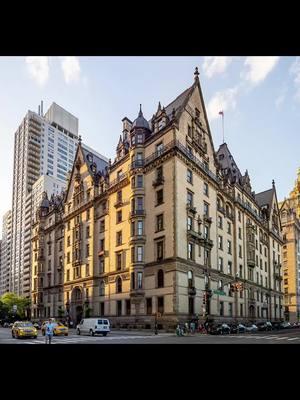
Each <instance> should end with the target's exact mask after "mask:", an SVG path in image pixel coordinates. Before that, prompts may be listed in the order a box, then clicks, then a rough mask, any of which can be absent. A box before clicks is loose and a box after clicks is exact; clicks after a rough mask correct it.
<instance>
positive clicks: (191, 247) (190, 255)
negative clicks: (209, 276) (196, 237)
mask: <svg viewBox="0 0 300 400" xmlns="http://www.w3.org/2000/svg"><path fill="white" fill-rule="evenodd" d="M188 259H189V260H193V259H194V244H193V243H190V242H189V243H188Z"/></svg>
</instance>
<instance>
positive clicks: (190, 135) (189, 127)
mask: <svg viewBox="0 0 300 400" xmlns="http://www.w3.org/2000/svg"><path fill="white" fill-rule="evenodd" d="M188 136H189V137H190V138H192V137H193V132H192V127H191V126H190V125H188Z"/></svg>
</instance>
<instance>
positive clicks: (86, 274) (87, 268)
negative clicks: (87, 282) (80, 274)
mask: <svg viewBox="0 0 300 400" xmlns="http://www.w3.org/2000/svg"><path fill="white" fill-rule="evenodd" d="M89 275H90V266H89V264H86V266H85V276H89Z"/></svg>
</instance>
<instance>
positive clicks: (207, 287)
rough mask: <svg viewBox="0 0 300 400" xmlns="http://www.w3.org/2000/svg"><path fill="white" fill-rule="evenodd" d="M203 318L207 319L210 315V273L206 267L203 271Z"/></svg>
mask: <svg viewBox="0 0 300 400" xmlns="http://www.w3.org/2000/svg"><path fill="white" fill-rule="evenodd" d="M204 274H205V318H206V321H208V319H209V316H210V299H211V296H212V291H211V289H210V274H209V273H208V270H207V269H206V270H205V272H204Z"/></svg>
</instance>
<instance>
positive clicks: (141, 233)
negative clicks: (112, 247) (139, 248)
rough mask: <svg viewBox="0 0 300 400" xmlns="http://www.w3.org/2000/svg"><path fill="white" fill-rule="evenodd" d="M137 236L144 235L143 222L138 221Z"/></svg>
mask: <svg viewBox="0 0 300 400" xmlns="http://www.w3.org/2000/svg"><path fill="white" fill-rule="evenodd" d="M137 234H138V235H139V236H142V235H143V221H138V222H137Z"/></svg>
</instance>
